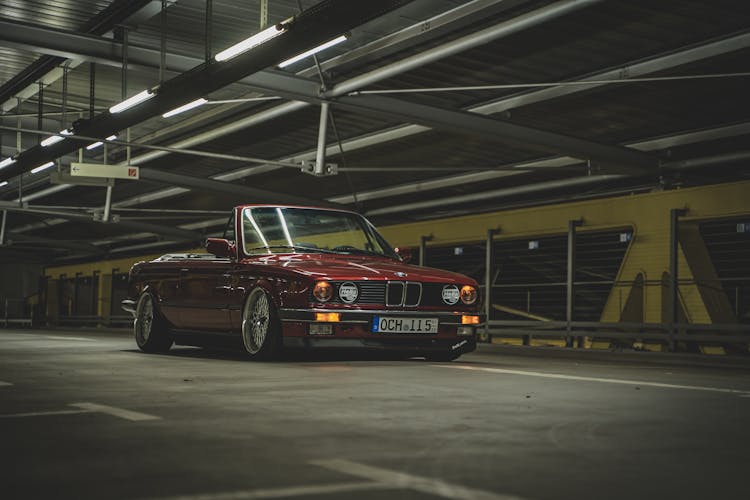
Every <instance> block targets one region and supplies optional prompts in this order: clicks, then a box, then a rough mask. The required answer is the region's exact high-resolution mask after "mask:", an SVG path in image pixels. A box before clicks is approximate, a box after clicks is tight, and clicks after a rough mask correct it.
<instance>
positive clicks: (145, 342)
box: [133, 292, 173, 352]
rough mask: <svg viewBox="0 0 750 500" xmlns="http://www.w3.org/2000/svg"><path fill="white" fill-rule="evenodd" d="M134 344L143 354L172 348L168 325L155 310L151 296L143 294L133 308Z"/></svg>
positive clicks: (146, 293)
mask: <svg viewBox="0 0 750 500" xmlns="http://www.w3.org/2000/svg"><path fill="white" fill-rule="evenodd" d="M133 333H134V334H135V343H136V344H138V348H139V349H140V350H141V351H143V352H166V351H168V350H169V348H170V347H172V342H173V339H172V335H171V333H170V331H169V325H167V322H166V320H165V319H164V318H163V317H162V316H161V314H160V313H159V311H158V310H157V309H156V303H155V300H154V297H153V295H151V294H150V293H149V292H143V294H141V296H140V298H139V299H138V304H137V305H136V307H135V321H134V322H133Z"/></svg>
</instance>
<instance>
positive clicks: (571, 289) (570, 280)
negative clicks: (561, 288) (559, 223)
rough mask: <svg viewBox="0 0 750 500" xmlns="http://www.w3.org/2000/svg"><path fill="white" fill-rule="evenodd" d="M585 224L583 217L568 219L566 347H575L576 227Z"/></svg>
mask: <svg viewBox="0 0 750 500" xmlns="http://www.w3.org/2000/svg"><path fill="white" fill-rule="evenodd" d="M581 224H583V219H577V220H569V221H568V274H567V280H566V287H565V291H566V292H565V321H566V323H567V324H566V327H565V329H566V331H567V336H566V337H565V347H575V339H574V338H573V336H572V329H573V328H572V325H571V323H572V322H573V313H574V311H575V276H576V228H577V227H578V226H580V225H581Z"/></svg>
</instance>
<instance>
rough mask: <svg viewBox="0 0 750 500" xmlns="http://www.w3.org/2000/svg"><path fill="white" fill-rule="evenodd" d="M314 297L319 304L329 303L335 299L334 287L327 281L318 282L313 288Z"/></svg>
mask: <svg viewBox="0 0 750 500" xmlns="http://www.w3.org/2000/svg"><path fill="white" fill-rule="evenodd" d="M313 297H315V299H316V300H317V301H318V302H328V301H329V300H331V297H333V286H332V285H331V284H330V283H328V282H327V281H318V282H317V283H315V288H313Z"/></svg>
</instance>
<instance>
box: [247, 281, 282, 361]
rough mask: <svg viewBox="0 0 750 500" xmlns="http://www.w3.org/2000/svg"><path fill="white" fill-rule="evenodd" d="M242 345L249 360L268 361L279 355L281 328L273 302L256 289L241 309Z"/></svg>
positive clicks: (261, 290) (262, 290)
mask: <svg viewBox="0 0 750 500" xmlns="http://www.w3.org/2000/svg"><path fill="white" fill-rule="evenodd" d="M241 333H242V345H243V347H244V348H245V352H246V353H247V355H248V357H249V358H250V359H255V360H263V361H270V360H273V359H276V358H278V356H279V355H280V354H281V328H280V326H279V319H278V315H277V314H276V307H275V306H274V303H273V300H272V299H271V297H270V296H269V295H268V293H266V291H265V290H264V289H263V288H260V287H256V288H254V289H253V290H252V291H251V292H250V294H249V295H248V296H247V299H246V300H245V305H244V307H243V308H242V331H241Z"/></svg>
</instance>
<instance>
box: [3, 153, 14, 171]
mask: <svg viewBox="0 0 750 500" xmlns="http://www.w3.org/2000/svg"><path fill="white" fill-rule="evenodd" d="M15 162H16V159H15V158H13V157H12V156H9V157H8V158H6V159H4V160H3V161H0V168H5V167H7V166H10V165H13V164H14V163H15Z"/></svg>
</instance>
